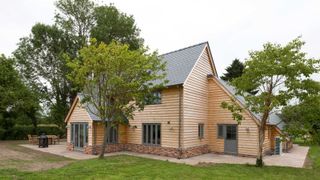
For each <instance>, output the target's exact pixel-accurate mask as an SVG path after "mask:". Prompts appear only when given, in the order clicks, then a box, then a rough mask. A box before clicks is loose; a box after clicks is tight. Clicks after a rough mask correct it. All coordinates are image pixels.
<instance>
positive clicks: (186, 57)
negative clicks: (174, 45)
mask: <svg viewBox="0 0 320 180" xmlns="http://www.w3.org/2000/svg"><path fill="white" fill-rule="evenodd" d="M207 44H208V42H203V43H200V44H196V45H193V46H189V47H186V48H183V49H179V50H176V51H172V52H169V53H166V54H162V55H160V56H159V57H160V59H162V60H163V61H165V62H166V64H167V65H166V68H167V69H166V73H167V80H169V83H167V84H166V86H172V85H178V84H183V83H184V81H185V80H186V79H187V77H188V75H189V73H190V72H191V70H192V68H193V66H194V65H195V63H196V61H197V60H198V58H199V57H200V55H201V53H202V52H203V49H204V48H205V46H206V45H207Z"/></svg>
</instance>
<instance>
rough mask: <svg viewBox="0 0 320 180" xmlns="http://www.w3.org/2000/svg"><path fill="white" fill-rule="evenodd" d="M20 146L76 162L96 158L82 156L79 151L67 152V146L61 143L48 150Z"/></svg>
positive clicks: (93, 156) (32, 146) (28, 145)
mask: <svg viewBox="0 0 320 180" xmlns="http://www.w3.org/2000/svg"><path fill="white" fill-rule="evenodd" d="M20 146H23V147H26V148H30V149H32V150H36V151H42V152H46V153H51V154H55V155H59V156H64V157H67V158H70V159H76V160H85V159H93V158H97V156H95V155H90V154H84V153H83V152H79V151H68V150H67V148H66V147H67V145H66V143H65V142H62V143H60V144H55V145H49V147H48V148H39V147H38V145H32V144H21V145H20Z"/></svg>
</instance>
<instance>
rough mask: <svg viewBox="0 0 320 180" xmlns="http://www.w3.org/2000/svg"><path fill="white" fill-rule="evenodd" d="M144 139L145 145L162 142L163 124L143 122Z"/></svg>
mask: <svg viewBox="0 0 320 180" xmlns="http://www.w3.org/2000/svg"><path fill="white" fill-rule="evenodd" d="M142 128H143V129H142V131H143V133H142V136H143V137H142V141H143V144H145V145H160V144H161V125H160V124H149V123H148V124H142Z"/></svg>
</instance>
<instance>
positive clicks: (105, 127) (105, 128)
mask: <svg viewBox="0 0 320 180" xmlns="http://www.w3.org/2000/svg"><path fill="white" fill-rule="evenodd" d="M110 127H111V125H110V121H104V123H103V132H104V134H103V142H102V146H101V152H100V154H99V158H100V159H103V158H104V151H105V150H106V147H107V139H108V134H109V133H108V132H109V131H110Z"/></svg>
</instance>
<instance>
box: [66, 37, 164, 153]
mask: <svg viewBox="0 0 320 180" xmlns="http://www.w3.org/2000/svg"><path fill="white" fill-rule="evenodd" d="M80 58H81V61H80V60H79V59H77V60H75V61H70V63H69V65H70V67H71V68H72V70H73V71H72V73H71V74H70V76H69V77H70V78H71V79H72V81H74V82H76V83H77V84H78V85H79V86H80V87H82V89H83V96H84V102H88V103H91V104H92V105H93V106H94V109H96V110H94V109H90V111H91V112H92V113H94V114H96V115H97V116H98V117H100V119H101V120H102V122H103V124H104V132H105V133H104V141H103V145H102V149H101V153H100V156H99V157H100V158H103V156H104V151H105V147H106V141H107V132H109V131H110V127H111V125H112V124H117V123H123V122H124V121H123V116H125V117H127V118H132V117H133V113H134V111H135V110H141V109H143V107H144V97H145V96H146V95H148V94H150V93H151V91H153V90H155V89H157V88H160V87H161V86H162V83H158V84H155V83H154V82H155V81H156V80H158V82H160V81H161V80H163V78H164V77H165V76H164V74H163V73H161V72H164V68H165V64H163V63H162V62H161V61H160V60H159V59H158V57H157V54H156V53H152V54H148V53H147V49H144V48H139V49H137V50H132V51H131V50H129V46H128V45H123V44H121V43H117V42H111V43H110V44H109V45H106V44H105V43H103V42H102V43H101V44H97V43H96V41H93V42H92V45H90V46H89V47H85V48H83V49H82V50H80Z"/></svg>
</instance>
